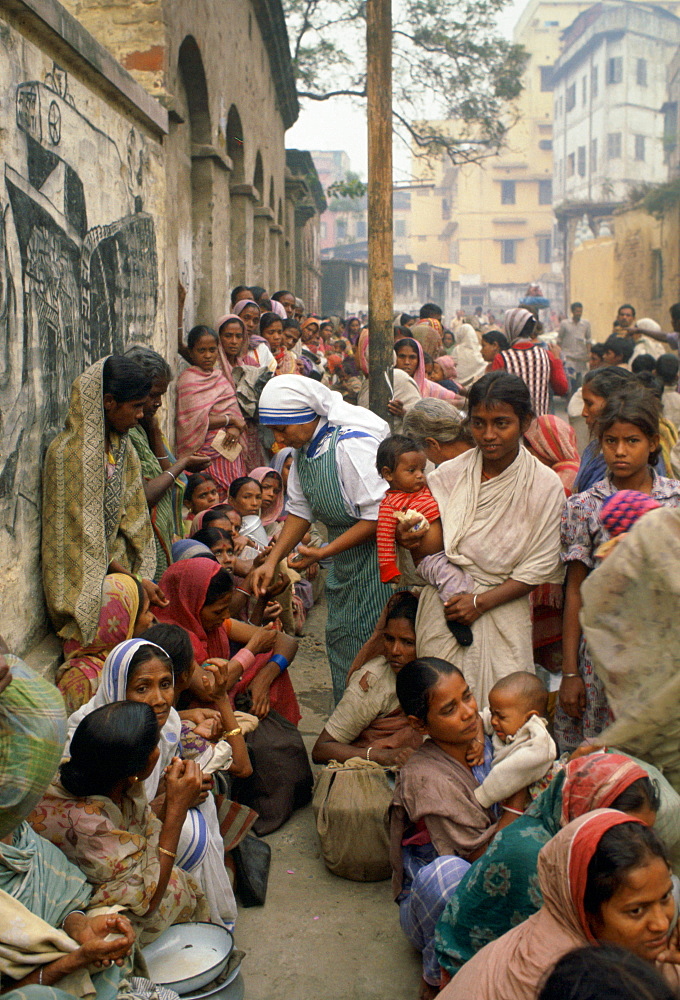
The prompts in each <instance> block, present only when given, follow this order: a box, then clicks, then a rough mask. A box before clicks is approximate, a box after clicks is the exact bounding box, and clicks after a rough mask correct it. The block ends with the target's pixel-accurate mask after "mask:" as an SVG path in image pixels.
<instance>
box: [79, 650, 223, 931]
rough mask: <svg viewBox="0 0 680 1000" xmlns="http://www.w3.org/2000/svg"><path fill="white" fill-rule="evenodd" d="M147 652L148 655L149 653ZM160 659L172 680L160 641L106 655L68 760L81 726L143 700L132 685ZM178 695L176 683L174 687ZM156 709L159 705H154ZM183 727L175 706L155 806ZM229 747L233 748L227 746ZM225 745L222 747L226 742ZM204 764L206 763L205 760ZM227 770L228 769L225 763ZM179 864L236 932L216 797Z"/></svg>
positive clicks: (188, 837)
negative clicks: (100, 711) (103, 711)
mask: <svg viewBox="0 0 680 1000" xmlns="http://www.w3.org/2000/svg"><path fill="white" fill-rule="evenodd" d="M145 654H146V655H145ZM154 654H155V658H157V659H159V660H160V661H161V663H162V664H165V665H167V667H168V671H169V674H170V679H172V667H171V664H170V658H169V657H168V654H167V653H166V652H165V650H164V649H162V648H161V647H160V646H157V645H156V644H155V643H152V642H148V641H146V640H144V639H129V640H127V641H126V642H121V643H120V644H119V645H118V646H116V647H115V648H114V649H113V650H112V651H111V652H110V653H109V655H108V656H107V657H106V661H105V663H104V669H103V671H102V675H101V681H100V684H99V687H98V689H97V693H96V694H95V696H94V698H91V699H90V701H88V702H87V704H86V705H83V707H82V708H79V709H78V711H77V712H74V713H73V715H71V716H70V717H69V720H68V737H67V741H66V748H65V750H64V753H65V755H66V756H68V749H69V746H70V743H71V739H72V737H73V734H74V733H75V731H76V729H77V728H78V724H79V723H80V722H81V721H82V719H84V718H85V716H86V715H89V714H90V712H93V711H94V710H95V709H96V708H100V707H101V706H102V705H110V704H111V703H112V702H114V701H127V700H130V701H140V700H146V699H145V698H144V697H142V698H139V697H134V698H132V697H130V698H129V697H128V687H129V685H130V683H131V681H132V679H133V676H134V673H135V670H136V668H138V667H140V666H141V665H142V663H146V662H148V660H149V659H150V656H152V657H153V656H154ZM170 691H172V684H171V685H170ZM151 707H152V708H154V707H155V706H154V705H152V706H151ZM181 732H182V724H181V721H180V717H179V715H178V714H177V712H176V711H175V709H174V708H172V707H171V708H170V710H169V713H168V716H167V720H166V721H165V722H164V723H163V725H162V727H161V730H160V739H159V741H158V749H159V750H160V756H159V758H158V762H157V764H156V766H155V768H154V770H153V772H152V773H151V774H150V775H149V777H148V778H147V779H146V780H145V782H144V789H145V791H146V797H147V800H148V801H149V802H152V801H153V799H154V798H155V797H156V795H157V794H158V786H159V784H160V782H161V779H162V778H163V772H164V770H165V768H166V766H167V765H168V764H169V763H170V762H171V760H172V759H173V757H180V756H181V748H180V736H181ZM225 745H228V744H225ZM220 746H222V744H220ZM199 764H200V761H199ZM222 766H223V767H225V766H228V762H227V761H226V760H225V761H223V762H222ZM175 864H176V865H177V867H178V868H182V869H183V870H184V871H187V872H192V873H193V875H194V878H196V879H197V881H198V882H199V884H200V886H201V888H202V890H203V892H204V894H205V897H206V899H207V901H208V905H209V906H210V917H211V920H212V922H213V923H219V924H224V926H226V927H228V928H229V929H230V930H231V929H232V928H233V926H234V921H235V920H236V901H235V899H234V892H233V889H232V888H231V883H230V881H229V877H228V875H227V872H226V869H225V867H224V843H223V840H222V835H221V834H220V828H219V823H218V819H217V809H216V807H215V800H214V798H213V797H212V795H210V794H208V797H207V798H206V799H205V800H204V801H203V802H201V803H200V805H199V806H197V807H196V808H193V809H189V811H188V812H187V818H186V820H185V821H184V826H183V827H182V834H181V836H180V840H179V846H178V848H177V860H176V861H175Z"/></svg>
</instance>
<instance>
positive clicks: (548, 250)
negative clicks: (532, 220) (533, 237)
mask: <svg viewBox="0 0 680 1000" xmlns="http://www.w3.org/2000/svg"><path fill="white" fill-rule="evenodd" d="M551 260H552V239H551V238H550V236H539V237H538V263H539V264H549V263H550V261H551Z"/></svg>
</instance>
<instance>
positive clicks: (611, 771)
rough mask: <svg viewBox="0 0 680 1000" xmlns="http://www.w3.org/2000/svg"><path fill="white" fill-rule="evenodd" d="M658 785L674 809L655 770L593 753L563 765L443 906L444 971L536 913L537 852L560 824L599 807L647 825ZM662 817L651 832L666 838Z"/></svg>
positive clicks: (438, 943) (673, 797)
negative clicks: (614, 810)
mask: <svg viewBox="0 0 680 1000" xmlns="http://www.w3.org/2000/svg"><path fill="white" fill-rule="evenodd" d="M645 768H647V769H645ZM648 771H649V772H650V773H652V774H653V775H654V780H651V779H650V777H649V776H648ZM659 779H660V781H659ZM657 783H658V784H657ZM659 785H661V786H662V787H663V791H664V800H665V802H671V801H672V802H674V803H675V804H676V806H677V804H678V799H677V794H676V793H674V792H673V790H672V789H671V788H670V786H669V785H668V783H667V782H666V781H665V779H664V778H663V777H662V776H661V775H660V773H659V772H658V771H656V769H654V768H649V766H648V765H645V767H644V768H643V767H641V766H640V765H639V764H637V763H635V761H633V760H631V759H630V758H629V757H625V756H623V755H621V754H617V753H606V754H601V753H597V754H591V755H589V756H587V757H581V758H578V759H576V760H573V761H570V762H569V763H568V764H567V765H566V767H565V769H564V771H562V772H560V773H559V774H557V775H556V776H555V777H554V778H553V780H552V782H551V783H550V785H549V786H548V788H546V790H545V791H544V792H542V793H541V795H539V796H538V798H537V799H536V800H535V801H534V802H532V804H531V805H530V806H529V808H528V809H527V810H526V812H525V813H524V815H523V816H520V817H519V818H518V819H517V820H516V821H515V822H514V823H512V824H511V825H510V826H508V827H506V829H504V830H501V831H500V833H498V835H497V836H496V837H494V840H493V842H492V843H491V845H490V846H489V849H488V850H487V851H486V852H485V853H484V855H483V856H482V857H481V858H479V860H478V861H476V862H475V863H474V865H473V866H472V867H471V868H470V870H469V871H468V873H467V874H466V875H465V877H464V878H463V879H462V881H461V883H460V885H459V886H458V889H457V891H456V894H455V896H454V897H453V898H452V899H450V900H449V902H448V903H447V904H446V907H445V909H444V911H443V913H442V915H441V917H440V918H439V922H438V923H437V930H436V940H435V948H436V952H437V958H438V960H439V964H440V966H441V967H442V968H443V969H444V970H445V972H446V973H447V974H450V975H455V974H456V973H457V972H458V970H459V969H460V967H461V966H462V965H464V963H465V962H467V961H468V960H469V959H470V958H472V956H473V955H474V954H475V953H476V952H478V951H479V949H480V948H483V947H484V945H486V944H489V943H490V942H491V941H495V940H496V938H499V937H500V936H501V935H502V934H505V932H506V931H509V930H510V928H511V927H514V926H515V924H516V923H517V921H518V920H526V919H527V918H528V917H530V916H531V914H532V913H535V912H536V910H537V909H538V908H539V906H540V905H541V902H542V899H541V895H540V892H539V890H538V887H537V885H536V879H537V876H536V872H537V866H538V855H539V852H540V850H541V848H542V847H544V846H545V844H547V843H548V841H549V840H550V839H551V838H552V837H554V836H555V834H557V833H559V830H560V828H561V827H563V826H565V825H566V824H567V823H570V822H571V821H572V820H574V819H577V818H578V817H579V816H583V815H585V813H587V812H591V811H592V810H593V809H602V808H611V809H618V810H619V811H620V812H625V813H628V815H630V816H634V817H635V818H636V819H641V820H643V821H644V822H646V823H648V824H649V825H650V826H651V825H653V823H654V820H655V818H656V815H657V810H658V809H659V791H658V788H659ZM676 815H677V811H676ZM665 820H666V817H665V816H662V815H660V817H659V828H658V830H657V832H659V835H660V836H661V837H662V839H664V840H665V838H666V836H667V834H668V833H670V836H671V839H672V838H673V837H674V836H677V834H674V832H673V831H672V829H670V828H669V826H668V824H667V822H666V821H665ZM667 846H668V847H669V848H670V847H671V846H672V845H671V843H670V842H669V843H667ZM500 871H502V872H503V877H502V879H500V880H499V879H497V878H496V874H497V873H498V872H500Z"/></svg>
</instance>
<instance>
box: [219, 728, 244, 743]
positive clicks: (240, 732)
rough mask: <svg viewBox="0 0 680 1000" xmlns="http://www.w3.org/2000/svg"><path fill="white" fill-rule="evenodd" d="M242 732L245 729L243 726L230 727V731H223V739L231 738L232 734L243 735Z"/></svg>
mask: <svg viewBox="0 0 680 1000" xmlns="http://www.w3.org/2000/svg"><path fill="white" fill-rule="evenodd" d="M242 733H243V730H242V729H241V727H240V726H237V727H236V729H230V730H229V732H226V731H225V732H223V733H222V739H223V740H226V739H229V737H230V736H241V734H242Z"/></svg>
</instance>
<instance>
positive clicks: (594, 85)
mask: <svg viewBox="0 0 680 1000" xmlns="http://www.w3.org/2000/svg"><path fill="white" fill-rule="evenodd" d="M599 89H600V84H599V80H598V76H597V66H593V67H592V69H591V70H590V96H591V98H592V99H593V100H595V98H596V97H597V95H598V93H599Z"/></svg>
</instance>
